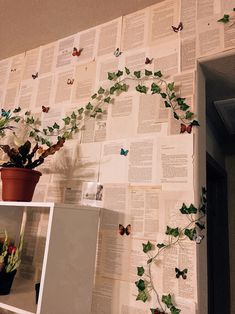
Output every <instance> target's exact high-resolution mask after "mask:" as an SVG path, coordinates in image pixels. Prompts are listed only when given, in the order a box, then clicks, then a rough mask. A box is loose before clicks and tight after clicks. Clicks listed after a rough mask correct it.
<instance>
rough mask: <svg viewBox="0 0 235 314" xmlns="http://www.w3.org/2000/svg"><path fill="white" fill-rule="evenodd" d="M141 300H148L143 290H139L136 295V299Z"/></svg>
mask: <svg viewBox="0 0 235 314" xmlns="http://www.w3.org/2000/svg"><path fill="white" fill-rule="evenodd" d="M138 300H140V301H143V302H146V301H147V300H148V295H147V293H146V292H145V291H140V292H139V294H138V295H137V298H136V301H138Z"/></svg>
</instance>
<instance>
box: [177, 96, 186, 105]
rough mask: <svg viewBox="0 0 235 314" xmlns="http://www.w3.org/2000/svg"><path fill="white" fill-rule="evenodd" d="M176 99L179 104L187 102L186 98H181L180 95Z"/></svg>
mask: <svg viewBox="0 0 235 314" xmlns="http://www.w3.org/2000/svg"><path fill="white" fill-rule="evenodd" d="M176 101H177V103H178V105H179V106H181V105H183V104H184V103H185V102H184V101H185V98H181V97H178V98H176Z"/></svg>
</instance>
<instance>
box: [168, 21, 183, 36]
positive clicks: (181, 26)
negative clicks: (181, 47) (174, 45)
mask: <svg viewBox="0 0 235 314" xmlns="http://www.w3.org/2000/svg"><path fill="white" fill-rule="evenodd" d="M171 27H172V29H173V31H174V32H175V33H178V32H179V31H182V29H183V23H182V22H180V23H179V25H178V27H176V26H171Z"/></svg>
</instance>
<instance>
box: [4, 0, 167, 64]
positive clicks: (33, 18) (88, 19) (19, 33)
mask: <svg viewBox="0 0 235 314" xmlns="http://www.w3.org/2000/svg"><path fill="white" fill-rule="evenodd" d="M161 1H162V0H117V1H114V0H20V1H19V0H18V1H17V0H15V1H13V0H0V60H1V59H4V58H7V57H10V56H13V55H16V54H18V53H21V52H23V51H26V50H30V49H32V48H36V47H38V46H40V45H44V44H47V43H49V42H53V41H55V40H58V39H60V38H63V37H66V36H69V35H72V34H75V33H77V32H79V31H81V30H85V29H88V28H90V27H92V26H96V25H99V24H102V23H104V22H107V21H110V20H112V19H115V18H117V17H120V16H123V15H127V14H129V13H132V12H135V11H137V10H139V9H143V8H145V7H147V6H149V5H152V4H155V3H158V2H161Z"/></svg>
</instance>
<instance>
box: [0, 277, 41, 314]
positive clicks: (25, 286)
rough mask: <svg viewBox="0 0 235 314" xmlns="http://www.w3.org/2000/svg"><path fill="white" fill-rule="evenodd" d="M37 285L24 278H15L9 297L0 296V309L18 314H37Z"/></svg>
mask: <svg viewBox="0 0 235 314" xmlns="http://www.w3.org/2000/svg"><path fill="white" fill-rule="evenodd" d="M34 286H35V283H34V282H33V281H31V280H26V279H24V278H15V279H14V281H13V285H12V288H11V292H10V294H8V295H0V308H3V309H6V310H9V311H12V312H15V313H17V314H35V313H36V309H37V305H36V303H35V289H34Z"/></svg>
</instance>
